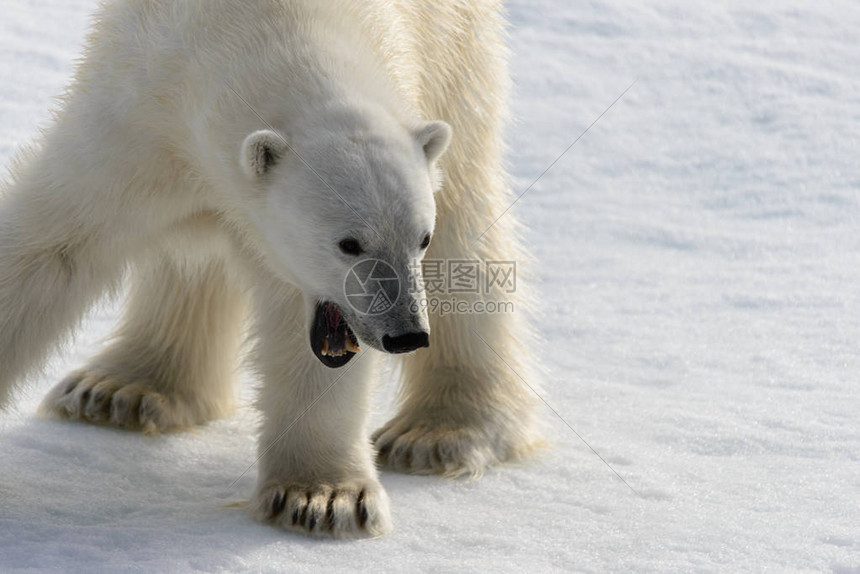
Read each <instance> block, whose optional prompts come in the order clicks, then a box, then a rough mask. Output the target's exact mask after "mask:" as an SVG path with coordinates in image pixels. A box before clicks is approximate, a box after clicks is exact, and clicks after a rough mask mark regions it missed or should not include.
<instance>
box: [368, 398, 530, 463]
mask: <svg viewBox="0 0 860 574" xmlns="http://www.w3.org/2000/svg"><path fill="white" fill-rule="evenodd" d="M372 440H373V443H374V445H375V447H376V450H377V460H378V462H379V464H380V465H381V466H382V467H387V468H390V469H392V470H397V471H400V472H409V473H413V474H441V475H444V476H449V477H456V476H461V475H470V476H473V477H477V476H480V475H481V474H482V473H483V472H484V470H485V469H486V468H487V467H489V466H492V465H494V464H498V463H501V462H506V461H511V460H518V459H521V458H524V457H526V456H528V455H529V454H530V453H532V452H533V451H534V450H535V449H536V448H537V447H538V446H539V444H540V443H541V441H540V439H539V437H538V436H537V435H536V434H534V433H533V432H531V429H530V428H529V426H527V425H522V424H520V423H517V422H512V421H509V422H507V423H504V422H499V421H494V420H492V419H484V418H476V419H475V420H474V421H472V422H464V421H462V420H460V421H458V420H456V419H454V418H453V417H450V416H447V415H446V413H443V412H436V413H434V412H433V411H427V412H425V413H424V414H422V415H421V416H409V415H406V414H401V415H399V416H397V417H395V418H394V419H392V420H391V421H389V422H388V423H387V424H385V425H384V426H383V427H382V428H380V429H379V430H377V431H376V432H375V433H374V434H373V437H372Z"/></svg>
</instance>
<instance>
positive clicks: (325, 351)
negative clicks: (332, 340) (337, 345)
mask: <svg viewBox="0 0 860 574" xmlns="http://www.w3.org/2000/svg"><path fill="white" fill-rule="evenodd" d="M322 354H323V355H328V339H323V344H322Z"/></svg>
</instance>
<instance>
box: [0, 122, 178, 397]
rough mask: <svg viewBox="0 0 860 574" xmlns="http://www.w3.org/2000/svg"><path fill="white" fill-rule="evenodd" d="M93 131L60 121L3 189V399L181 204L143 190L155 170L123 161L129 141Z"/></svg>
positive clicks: (0, 221) (20, 163)
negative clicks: (118, 158)
mask: <svg viewBox="0 0 860 574" xmlns="http://www.w3.org/2000/svg"><path fill="white" fill-rule="evenodd" d="M86 133H91V132H88V131H87V130H86V126H81V125H78V124H77V123H70V122H67V121H62V120H61V121H58V124H57V125H55V126H54V127H53V128H52V130H51V131H50V132H49V133H48V134H47V135H46V137H45V139H44V141H43V142H42V145H41V146H40V147H39V149H38V151H37V152H35V153H34V152H30V153H24V154H22V155H21V156H19V158H18V161H17V162H16V163H13V168H12V177H11V178H10V180H9V181H8V184H7V185H4V189H3V190H2V193H0V407H2V405H3V403H4V402H5V400H6V399H7V398H8V395H9V393H10V391H11V390H12V388H13V386H14V384H15V383H16V382H18V381H20V380H21V379H23V378H25V377H26V376H27V375H29V374H31V373H32V372H33V371H34V370H36V369H37V368H38V367H39V366H40V365H41V364H42V362H43V361H44V359H45V358H46V357H47V355H48V353H49V352H50V351H51V350H52V349H54V348H55V346H56V345H57V344H58V343H60V342H61V341H63V339H64V338H65V337H66V336H67V335H68V334H69V332H70V331H71V329H72V328H73V327H74V326H75V324H76V323H77V322H78V321H79V320H80V318H81V316H82V315H83V314H84V312H85V311H86V310H87V309H88V308H89V307H90V305H92V303H94V302H95V301H96V299H97V298H98V297H99V296H101V295H102V294H103V293H104V292H106V291H110V290H111V289H112V288H115V287H116V285H117V284H118V282H119V280H120V279H121V277H122V271H123V269H124V267H125V263H126V261H127V260H128V259H129V258H130V257H133V256H134V255H135V254H136V253H138V252H140V250H141V249H143V246H144V245H145V244H146V243H147V241H148V239H149V238H150V237H151V236H152V234H153V232H154V230H155V229H157V227H158V226H159V225H161V224H162V223H163V222H164V220H165V219H166V218H167V216H166V215H165V214H170V215H171V216H172V215H173V214H175V213H179V212H181V208H179V207H177V208H175V209H173V208H172V207H174V206H173V205H172V204H171V203H170V201H164V200H160V198H157V197H151V196H150V195H147V194H146V193H139V192H140V185H141V184H140V183H138V182H140V181H142V180H145V179H146V177H145V175H146V174H143V173H140V170H139V169H138V168H139V165H140V164H138V163H137V162H127V163H124V162H117V161H115V156H114V155H113V154H114V153H115V154H117V155H120V156H122V155H123V151H124V150H123V148H122V146H121V142H113V141H111V142H104V141H102V140H101V139H100V138H98V137H95V136H92V137H89V138H88V137H86V136H82V135H81V134H86ZM95 133H99V132H95ZM142 162H143V160H141V163H142ZM136 170H137V171H136ZM161 171H166V170H163V169H162V170H161ZM156 179H157V178H156Z"/></svg>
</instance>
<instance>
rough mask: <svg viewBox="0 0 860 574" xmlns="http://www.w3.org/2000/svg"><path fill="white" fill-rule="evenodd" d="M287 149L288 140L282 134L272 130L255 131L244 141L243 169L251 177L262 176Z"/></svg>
mask: <svg viewBox="0 0 860 574" xmlns="http://www.w3.org/2000/svg"><path fill="white" fill-rule="evenodd" d="M287 149H288V146H287V141H286V140H285V139H284V138H283V136H281V135H280V134H277V133H275V132H273V131H272V130H260V131H257V132H254V133H252V134H251V135H249V136H248V137H246V138H245V141H244V142H242V157H241V162H242V169H244V170H245V173H246V174H248V176H249V177H252V178H258V177H261V176H262V175H264V174H265V173H266V172H267V171H269V169H270V168H271V167H272V166H273V165H275V164H276V163H277V162H278V160H280V159H281V158H282V157H283V156H284V153H286V151H287Z"/></svg>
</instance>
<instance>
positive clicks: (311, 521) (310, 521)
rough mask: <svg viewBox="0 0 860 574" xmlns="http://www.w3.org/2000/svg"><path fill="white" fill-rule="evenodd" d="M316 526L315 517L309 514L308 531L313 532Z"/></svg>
mask: <svg viewBox="0 0 860 574" xmlns="http://www.w3.org/2000/svg"><path fill="white" fill-rule="evenodd" d="M316 525H317V515H316V514H311V518H310V520H308V530H313V529H314V526H316Z"/></svg>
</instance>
